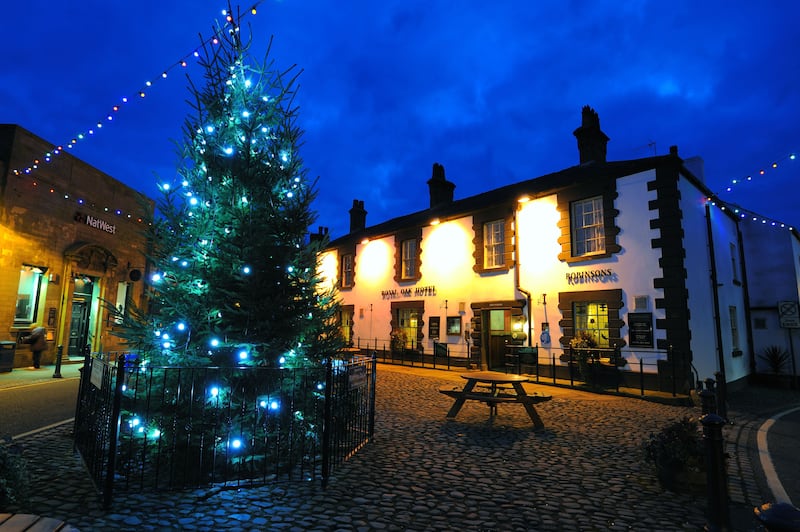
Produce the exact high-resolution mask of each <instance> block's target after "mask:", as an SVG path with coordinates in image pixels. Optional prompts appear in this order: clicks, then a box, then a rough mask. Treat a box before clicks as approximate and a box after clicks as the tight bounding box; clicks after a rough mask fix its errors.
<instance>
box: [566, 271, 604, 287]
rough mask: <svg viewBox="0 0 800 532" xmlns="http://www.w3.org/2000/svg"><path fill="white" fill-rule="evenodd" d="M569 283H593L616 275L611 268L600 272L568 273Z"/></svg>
mask: <svg viewBox="0 0 800 532" xmlns="http://www.w3.org/2000/svg"><path fill="white" fill-rule="evenodd" d="M566 275H567V282H568V283H569V284H580V283H593V282H598V281H604V280H606V279H607V278H609V277H612V276H613V275H614V271H613V270H612V269H611V268H604V269H600V270H587V271H585V272H567V274H566Z"/></svg>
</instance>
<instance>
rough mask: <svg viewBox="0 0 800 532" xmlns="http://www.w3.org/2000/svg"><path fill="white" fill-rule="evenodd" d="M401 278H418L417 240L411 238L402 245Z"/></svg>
mask: <svg viewBox="0 0 800 532" xmlns="http://www.w3.org/2000/svg"><path fill="white" fill-rule="evenodd" d="M400 257H401V259H400V278H401V279H414V278H416V276H417V240H416V239H414V238H409V239H408V240H403V241H402V242H401V243H400Z"/></svg>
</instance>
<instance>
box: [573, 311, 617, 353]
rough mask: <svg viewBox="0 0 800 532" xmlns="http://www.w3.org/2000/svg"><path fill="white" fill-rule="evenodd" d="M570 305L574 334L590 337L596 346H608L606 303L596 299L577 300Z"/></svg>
mask: <svg viewBox="0 0 800 532" xmlns="http://www.w3.org/2000/svg"><path fill="white" fill-rule="evenodd" d="M572 307H573V311H572V315H573V317H574V320H575V336H576V337H578V338H587V339H591V341H592V342H593V343H594V345H595V346H597V347H609V342H608V305H607V304H606V303H603V302H598V301H578V302H575V303H573V304H572Z"/></svg>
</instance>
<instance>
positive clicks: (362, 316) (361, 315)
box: [358, 307, 364, 320]
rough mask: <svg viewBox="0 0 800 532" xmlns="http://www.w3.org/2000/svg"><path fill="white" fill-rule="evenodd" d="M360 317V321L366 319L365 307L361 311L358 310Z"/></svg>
mask: <svg viewBox="0 0 800 532" xmlns="http://www.w3.org/2000/svg"><path fill="white" fill-rule="evenodd" d="M358 317H359V319H362V320H363V319H364V307H361V308H360V309H358Z"/></svg>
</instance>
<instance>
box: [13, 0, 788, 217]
mask: <svg viewBox="0 0 800 532" xmlns="http://www.w3.org/2000/svg"><path fill="white" fill-rule="evenodd" d="M263 2H264V0H258V1H256V2H255V3H254V4H253V5H252V6H251V7H250V8H248V9H247V10H246V12H245V13H244V14H243V17H244V16H247V15H248V14H251V15H256V14H257V12H258V7H259V6H260V5H261V4H262V3H263ZM222 15H223V16H224V17H225V20H226V23H227V24H234V22H233V16H232V14H231V13H229V12H228V11H227V10H222ZM223 28H224V26H223ZM237 29H238V28H237ZM218 42H219V33H218V32H215V33H214V34H212V35H211V36H210V37H208V38H207V39H206V40H204V41H202V43H201V45H200V46H198V47H196V48H194V49H193V50H192V51H191V52H189V53H187V54H185V55H184V56H183V57H181V58H180V59H179V60H178V61H173V62H172V63H171V64H170V65H169V66H168V67H167V68H165V69H164V70H162V71H161V73H160V74H159V75H157V76H154V77H153V78H151V79H148V80H146V81H145V82H144V86H143V87H141V88H140V89H139V90H137V91H134V92H133V93H132V94H131V96H125V97H123V98H121V100H120V102H118V103H116V104H114V105H113V106H111V109H110V111H109V112H107V113H106V114H105V116H103V117H102V118H100V119H99V120H97V121H96V122H95V124H94V125H93V126H91V127H88V128H86V129H85V130H83V131H81V132H79V133H77V134H76V135H74V136H73V137H72V138H70V139H69V141H68V142H66V143H64V144H60V145H53V146H52V148H51V149H50V150H48V151H47V152H45V153H42V154H41V155H40V156H39V157H38V158H35V159H34V160H33V161H32V162H31V163H30V164H29V165H27V166H25V167H23V168H15V169H12V170H11V173H12V174H14V175H15V176H17V177H20V178H22V177H26V176H28V177H31V179H32V180H33V181H32V185H33V187H35V188H39V189H44V190H48V191H49V192H50V193H51V194H56V193H58V194H61V195H63V198H64V199H65V200H69V201H75V202H76V203H77V204H79V205H85V204H86V202H85V200H84V199H82V198H73V197H72V196H71V195H70V194H69V192H67V191H59V190H58V188H59V187H58V185H57V184H56V183H50V182H48V181H47V180H45V179H42V178H41V177H40V176H38V177H35V174H36V170H38V169H39V168H40V166H41V165H42V164H49V163H52V162H53V160H54V159H55V158H56V157H58V156H59V155H61V154H62V153H64V152H65V147H66V150H70V149H72V148H74V147H75V146H76V145H77V144H78V143H79V142H83V141H85V140H88V139H90V138H92V137H94V136H95V135H96V134H97V133H99V132H100V130H102V129H103V127H104V126H105V125H107V124H111V123H112V122H113V121H114V117H115V116H116V115H117V113H119V112H120V111H121V110H122V108H123V107H126V106H129V105H130V104H132V103H133V102H135V101H137V100H138V101H140V100H143V99H144V98H145V97H146V96H147V94H148V92H150V90H151V89H152V88H153V87H154V86H155V83H156V82H158V81H161V80H164V79H167V78H168V77H169V74H170V72H171V71H172V70H174V69H178V68H181V69H182V68H186V67H188V66H189V64H190V61H192V60H196V59H197V58H199V57H200V49H201V48H202V47H203V46H207V45H216V44H218ZM794 160H796V154H795V153H790V154H788V155H786V156H784V157H782V158H779V159H776V160H774V161H773V162H772V163H771V164H770V165H768V166H767V167H763V168H761V169H760V170H758V172H755V173H754V174H750V175H747V176H745V177H742V178H734V179H731V180H730V181H729V182H728V184H727V185H726V186H725V189H724V192H725V193H730V192H733V191H734V190H735V189H736V188H738V187H739V186H741V185H742V184H745V183H751V182H753V181H754V180H756V179H755V178H754V177H753V176H754V175H755V176H758V177H763V176H765V175H766V174H767V172H768V171H770V170H774V169H777V168H778V167H779V166H781V165H782V163H784V162H786V161H794ZM40 185H44V186H43V187H42V186H40ZM706 201H708V202H709V203H710V204H711V205H713V206H716V207H719V208H720V209H722V210H729V211H731V212H733V213H734V214H735V215H737V216H738V217H739V218H740V219H741V220H746V221H752V222H756V223H761V224H763V225H768V226H771V227H776V228H780V229H786V228H788V229H789V230H794V227H793V226H792V225H790V224H787V223H785V222H782V221H779V220H776V219H774V218H772V217H769V216H763V215H761V214H759V213H756V212H754V211H752V210H750V209H747V208H745V207H743V206H741V205H738V204H735V203H732V202H730V201H726V200H724V199H723V198H721V197H720V193H714V194H712V195H711V196H709V197H708V198H706ZM91 206H92V207H93V208H97V206H96V205H95V204H93V203H92V204H91ZM101 210H103V211H104V212H109V213H114V214H116V215H118V216H123V217H125V218H127V219H129V220H135V221H137V222H140V223H141V222H143V221H144V220H143V219H142V217H141V216H134V215H133V214H132V213H126V212H123V210H122V209H119V208H115V207H108V206H106V207H103V208H102V209H101Z"/></svg>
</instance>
